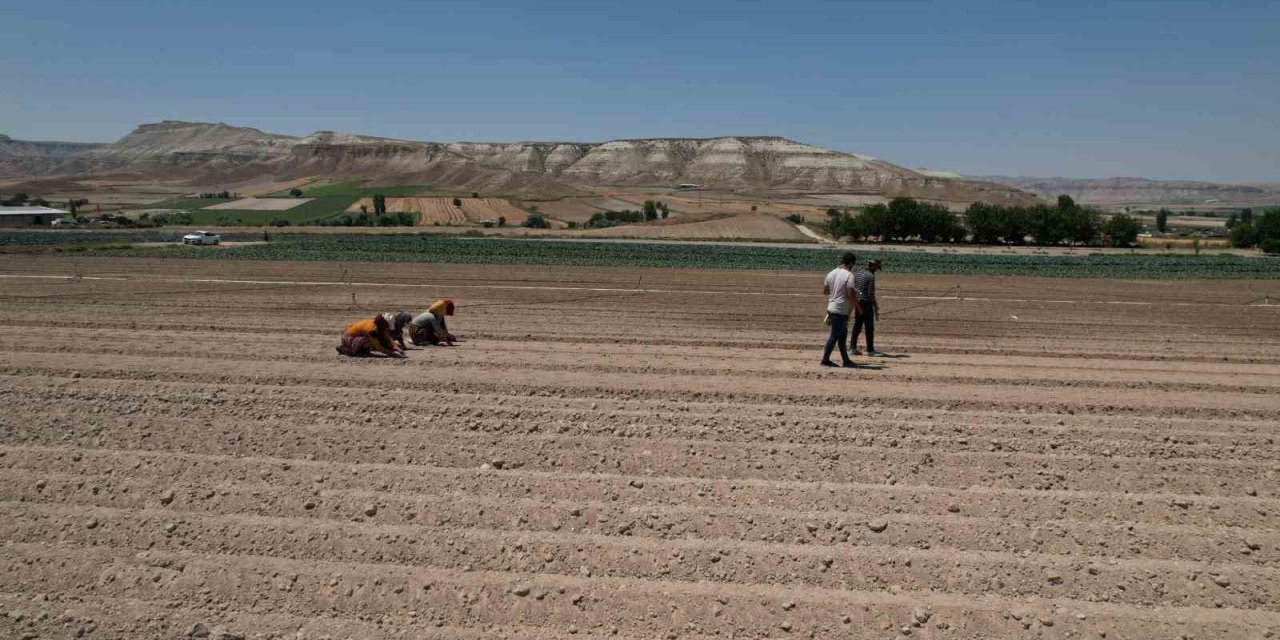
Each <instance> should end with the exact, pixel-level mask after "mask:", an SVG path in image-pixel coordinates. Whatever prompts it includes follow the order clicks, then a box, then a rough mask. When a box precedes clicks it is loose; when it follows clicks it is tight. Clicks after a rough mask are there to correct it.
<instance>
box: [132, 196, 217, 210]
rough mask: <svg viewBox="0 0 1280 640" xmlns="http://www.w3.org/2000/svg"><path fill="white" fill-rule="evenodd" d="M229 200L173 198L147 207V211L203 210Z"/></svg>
mask: <svg viewBox="0 0 1280 640" xmlns="http://www.w3.org/2000/svg"><path fill="white" fill-rule="evenodd" d="M231 201H232V200H231V199H230V198H173V199H170V200H162V201H160V202H156V203H153V204H149V205H147V208H148V209H179V210H183V209H185V210H190V211H194V210H196V209H203V208H205V207H211V206H216V205H220V204H226V203H228V202H231Z"/></svg>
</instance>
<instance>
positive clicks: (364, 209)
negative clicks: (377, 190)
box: [360, 204, 369, 213]
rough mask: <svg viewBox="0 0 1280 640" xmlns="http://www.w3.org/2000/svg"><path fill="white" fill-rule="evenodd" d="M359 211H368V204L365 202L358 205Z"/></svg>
mask: <svg viewBox="0 0 1280 640" xmlns="http://www.w3.org/2000/svg"><path fill="white" fill-rule="evenodd" d="M360 213H369V205H367V204H362V205H360Z"/></svg>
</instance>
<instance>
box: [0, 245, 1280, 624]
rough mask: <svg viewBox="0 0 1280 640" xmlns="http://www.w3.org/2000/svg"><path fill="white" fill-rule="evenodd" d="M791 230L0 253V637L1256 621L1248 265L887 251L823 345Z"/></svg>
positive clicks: (1272, 554)
mask: <svg viewBox="0 0 1280 640" xmlns="http://www.w3.org/2000/svg"><path fill="white" fill-rule="evenodd" d="M413 240H416V239H414V238H406V239H405V241H406V242H408V241H413ZM343 241H344V242H345V240H343ZM421 241H422V242H426V243H428V244H430V243H431V241H430V240H421ZM490 242H492V241H489V240H474V239H470V240H461V241H459V244H460V245H461V244H467V243H469V244H471V245H486V244H488V243H490ZM551 244H552V243H532V242H529V243H524V244H522V245H520V246H535V245H551ZM560 244H572V243H560ZM581 244H589V243H581ZM634 246H637V247H642V246H645V245H634ZM702 248H703V247H696V246H695V247H691V249H692V250H694V251H697V250H701V249H702ZM511 249H512V247H511V246H508V247H507V250H508V252H510V251H511ZM434 250H439V247H435V249H434ZM233 251H239V249H234V250H227V251H218V252H216V253H218V254H231V253H232V252H233ZM212 253H215V252H205V255H212ZM810 253H812V254H814V255H817V256H821V257H822V260H820V261H818V262H817V263H815V265H814V266H813V267H811V268H808V269H806V270H804V271H790V272H786V271H764V270H756V271H750V272H733V273H726V272H723V271H712V270H692V269H642V268H636V267H635V266H633V265H627V266H624V267H614V268H606V267H590V268H584V267H573V266H536V265H530V266H525V267H522V268H520V269H510V268H502V267H495V266H494V265H491V264H486V265H441V264H413V263H405V264H396V265H394V269H388V268H387V267H388V266H389V265H387V264H376V263H361V262H353V261H346V260H344V261H343V262H328V261H322V262H287V261H225V260H164V259H151V258H144V259H139V258H114V257H92V256H89V257H76V258H67V257H62V256H7V255H0V276H3V281H4V282H5V285H4V289H3V296H0V350H2V351H3V352H4V354H5V355H4V358H3V359H0V402H2V403H3V406H4V407H5V409H6V410H5V411H4V412H3V414H2V415H0V478H3V480H2V481H0V515H2V516H3V517H0V566H2V567H3V570H4V575H5V579H4V580H3V581H0V601H3V604H2V605H0V606H2V608H0V611H4V612H5V615H3V616H0V637H6V638H9V637H13V638H23V637H36V638H70V637H88V638H94V637H115V638H130V639H145V640H151V639H155V640H160V639H165V640H168V639H172V638H199V637H206V636H207V637H209V638H231V637H244V638H283V637H291V638H292V637H299V638H302V637H305V638H321V637H332V638H367V637H395V638H401V637H403V638H418V637H431V638H441V639H450V640H453V639H457V640H463V639H466V640H473V639H478V638H491V637H507V638H544V639H550V640H568V639H569V638H583V637H586V638H595V637H617V638H622V639H624V640H626V639H630V640H656V639H659V638H689V639H693V640H710V639H712V638H726V639H727V638H833V637H840V638H853V639H855V640H861V639H866V640H870V639H873V638H875V639H881V638H888V637H921V638H930V639H934V640H970V639H974V638H1023V637H1036V638H1045V639H1048V640H1055V639H1062V640H1066V639H1068V638H1070V639H1073V640H1074V639H1078V638H1090V639H1093V638H1107V639H1112V638H1126V639H1129V640H1145V639H1151V640H1155V639H1160V640H1164V639H1168V638H1179V637H1182V638H1186V637H1194V638H1215V639H1219V638H1220V639H1228V640H1230V639H1236V638H1240V639H1245V638H1248V639H1252V638H1265V637H1274V636H1275V634H1277V633H1280V604H1278V603H1280V565H1278V564H1277V563H1278V562H1280V528H1278V527H1277V515H1276V514H1277V512H1278V511H1280V476H1277V471H1276V469H1277V463H1278V462H1280V444H1277V442H1276V438H1275V436H1276V432H1277V429H1278V428H1280V402H1277V400H1276V398H1277V397H1280V306H1274V305H1272V306H1262V305H1261V304H1259V302H1258V300H1257V299H1258V298H1259V297H1261V296H1262V295H1263V294H1264V293H1266V292H1271V293H1272V294H1280V291H1277V282H1280V281H1275V280H1272V281H1240V280H1234V281H1233V280H1228V281H1215V282H1212V283H1209V282H1184V283H1172V282H1155V281H1116V280H1092V279H1077V280H1069V279H1059V280H1043V279H1036V278H1026V277H1014V276H1010V277H985V276H955V275H910V274H902V273H897V272H893V271H886V272H882V274H881V280H880V287H879V288H880V295H881V302H882V305H883V312H882V319H881V323H880V327H879V335H878V343H879V346H880V347H881V348H882V349H885V350H887V351H889V352H891V353H892V354H893V355H895V356H896V357H892V358H882V359H874V360H871V359H866V358H860V359H859V361H860V362H862V363H863V364H866V365H869V366H867V367H864V368H861V369H857V370H843V369H834V370H833V369H823V368H820V367H818V366H817V359H818V357H819V352H818V348H819V346H820V344H821V341H822V339H823V335H824V329H823V327H822V325H821V324H820V323H819V321H818V317H819V315H820V312H821V309H822V307H823V300H822V299H821V297H820V296H818V295H815V294H814V293H813V291H814V289H816V288H817V283H818V282H819V281H820V280H821V278H822V273H823V271H825V268H824V267H825V266H826V264H825V262H826V261H827V259H828V258H830V253H829V252H825V251H819V250H811V251H810ZM764 255H768V254H764ZM1257 262H1265V261H1257ZM624 264H625V263H624ZM770 268H772V267H770ZM78 274H79V275H88V274H91V276H90V277H80V278H76V277H70V276H74V275H78ZM1175 287H1176V289H1177V290H1178V291H1179V292H1180V293H1179V294H1178V295H1170V292H1171V291H1173V290H1174V288H1175ZM957 292H959V293H961V294H962V295H956V293H957ZM440 297H451V298H453V299H454V300H455V301H456V302H457V303H458V313H457V315H456V316H455V317H454V318H451V319H450V329H451V330H453V331H454V332H455V333H458V334H460V335H461V336H462V337H463V338H464V342H462V343H461V344H460V346H458V347H455V348H427V349H415V350H412V351H411V352H410V354H409V357H408V358H407V359H404V360H383V359H346V358H342V357H340V356H337V355H335V354H334V351H333V345H334V344H335V342H336V340H337V335H338V332H339V331H340V330H341V328H342V327H343V326H344V325H345V324H346V323H348V322H350V321H352V320H354V319H357V318H361V317H367V316H368V315H371V314H372V313H374V312H377V311H384V310H393V309H410V310H415V311H416V310H421V309H422V308H424V307H425V306H426V305H427V304H428V303H430V302H431V301H432V300H434V299H437V298H440ZM1277 297H1280V295H1278V296H1277ZM1273 299H1274V298H1273ZM49 318H57V319H58V325H57V330H56V332H55V334H54V335H55V337H54V338H52V339H49V340H39V341H35V340H32V339H31V333H30V327H32V326H44V325H45V324H47V322H48V319H49ZM300 318H305V322H300V321H299V319H300Z"/></svg>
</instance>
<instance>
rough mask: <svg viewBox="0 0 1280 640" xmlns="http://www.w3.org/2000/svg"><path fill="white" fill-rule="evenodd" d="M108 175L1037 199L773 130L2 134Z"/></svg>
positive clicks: (69, 173) (11, 150)
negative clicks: (590, 139)
mask: <svg viewBox="0 0 1280 640" xmlns="http://www.w3.org/2000/svg"><path fill="white" fill-rule="evenodd" d="M112 174H128V175H130V176H141V177H146V178H150V179H155V180H162V181H178V182H182V183H189V184H193V185H194V184H219V183H230V182H234V181H242V180H252V179H259V180H261V179H274V180H290V179H296V178H316V177H319V178H330V179H341V180H360V181H366V182H372V183H377V184H380V185H394V184H423V183H431V184H435V185H439V186H441V187H444V188H452V189H461V190H474V191H482V192H484V193H489V194H503V195H524V196H531V195H532V196H536V195H570V194H574V193H582V192H583V191H584V190H589V189H592V188H597V187H607V186H628V187H637V186H673V185H675V184H678V183H695V184H698V185H701V186H703V187H707V188H715V189H729V190H735V191H749V192H798V193H855V194H871V195H883V196H889V197H893V196H899V195H905V196H914V197H922V198H931V199H937V200H946V201H952V202H968V201H974V200H982V201H985V202H994V203H1013V202H1030V201H1031V200H1033V198H1032V197H1031V196H1030V195H1028V194H1027V193H1024V192H1022V191H1020V190H1018V189H1016V188H1010V187H1008V186H1004V185H999V184H995V183H991V182H983V181H977V180H972V179H962V178H955V177H950V176H939V175H926V174H923V173H920V172H916V171H912V170H910V169H906V168H903V167H899V166H897V165H894V164H890V163H888V162H883V161H881V160H876V159H874V158H870V157H867V156H863V155H859V154H855V153H844V152H839V151H831V150H829V149H823V148H820V147H815V146H812V145H806V144H802V143H799V142H794V141H791V140H787V139H785V138H778V137H767V136H733V137H721V138H705V139H698V138H654V139H640V140H613V141H609V142H601V143H583V142H513V143H485V142H454V143H441V142H424V141H413V140H397V139H392V138H378V137H373V136H363V135H356V134H346V133H336V132H332V131H322V132H317V133H314V134H312V135H309V136H305V137H296V136H287V135H280V134H273V133H266V132H263V131H259V130H257V129H252V128H248V127H235V126H230V125H227V124H221V123H217V124H214V123H199V122H177V121H166V122H161V123H157V124H145V125H142V126H139V127H138V128H137V129H135V130H134V131H133V132H132V133H130V134H129V135H127V136H125V137H124V138H121V139H120V140H118V141H116V142H114V143H109V144H79V143H49V142H23V141H19V140H13V139H11V138H8V137H4V138H0V177H6V178H39V177H50V176H62V177H69V178H77V177H85V176H97V175H112Z"/></svg>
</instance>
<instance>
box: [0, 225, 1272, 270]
mask: <svg viewBox="0 0 1280 640" xmlns="http://www.w3.org/2000/svg"><path fill="white" fill-rule="evenodd" d="M615 228H617V227H615ZM521 231H524V230H521ZM29 235H32V234H21V233H15V234H0V238H3V237H9V238H19V239H20V238H22V237H25V236H29ZM272 237H273V240H272V242H271V243H270V244H269V245H255V246H246V247H236V248H229V249H227V250H224V251H217V252H207V251H198V250H197V251H189V250H186V249H184V248H182V247H166V248H158V249H148V251H150V252H151V253H149V254H148V255H154V256H156V257H172V258H190V259H211V260H302V261H330V260H336V261H369V262H406V263H408V262H430V263H455V264H548V265H551V264H558V265H581V266H633V267H663V266H667V267H687V268H701V269H768V270H779V271H804V270H818V269H823V268H824V267H827V266H828V265H830V264H833V263H834V262H836V261H837V260H838V258H839V255H840V252H841V251H842V249H840V248H836V247H830V246H818V245H814V246H812V247H803V246H771V245H768V244H762V245H757V244H755V243H750V242H746V243H711V242H705V243H704V242H686V243H675V242H662V241H651V242H643V241H641V242H607V241H604V240H600V241H591V240H538V239H515V238H504V237H493V236H489V237H466V236H461V237H459V236H456V235H437V234H423V235H405V234H394V235H380V234H378V233H373V232H370V233H275V234H274V235H273V236H272ZM18 241H20V240H18ZM10 242H14V241H13V240H11V241H10ZM858 255H859V256H860V257H861V259H862V260H863V261H866V260H870V259H873V258H879V259H881V260H883V261H884V262H885V267H886V269H889V270H892V271H893V272H895V273H939V274H956V275H962V274H963V275H1000V276H1018V275H1024V276H1040V277H1048V278H1126V279H1145V280H1188V279H1213V280H1230V279H1266V280H1270V279H1280V260H1277V259H1273V258H1257V257H1242V256H1239V255H1234V254H1205V255H1200V256H1195V255H1189V254H1181V255H1173V254H1151V253H1146V254H1142V253H1136V252H1135V253H1116V252H1109V253H1097V254H1088V255H1052V254H1050V255H1037V254H1032V253H1026V252H1023V253H1015V252H1008V253H940V252H929V251H919V252H917V251H898V250H889V249H882V250H871V251H862V250H859V251H858Z"/></svg>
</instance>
